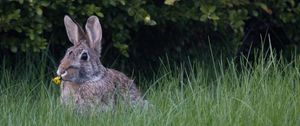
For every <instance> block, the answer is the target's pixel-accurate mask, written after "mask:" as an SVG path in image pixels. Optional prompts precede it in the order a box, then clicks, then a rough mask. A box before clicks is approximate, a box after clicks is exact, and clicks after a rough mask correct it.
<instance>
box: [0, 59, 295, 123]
mask: <svg viewBox="0 0 300 126" xmlns="http://www.w3.org/2000/svg"><path fill="white" fill-rule="evenodd" d="M43 59H47V58H45V57H44V58H43ZM26 61H28V62H27V63H26V62H25V63H24V64H22V65H19V66H15V67H14V68H10V67H7V66H5V64H4V63H3V64H2V66H1V70H0V78H1V80H0V82H1V84H0V124H1V125H3V126H10V125H14V126H15V125H29V126H32V125H43V126H44V125H54V126H58V125H72V126H76V125H128V126H131V125H138V126H142V125H150V126H157V125H163V126H164V125H183V126H185V125H187V126H192V125H216V126H234V125H237V126H240V125H261V126H266V125H267V126H269V125H279V126H285V125H300V109H299V107H300V95H299V91H300V86H299V82H300V77H299V75H300V73H299V72H300V71H299V69H298V66H299V62H298V61H297V60H295V61H293V62H292V63H284V62H283V61H282V60H274V58H270V59H268V60H267V61H264V60H260V62H259V63H257V64H256V65H255V67H248V68H244V67H241V68H240V69H237V67H236V64H234V63H233V62H232V61H228V62H225V61H214V62H211V61H207V60H206V61H204V60H202V61H198V62H197V61H195V62H186V63H183V65H171V64H172V63H170V62H171V61H169V62H166V63H162V65H161V67H160V70H159V71H158V72H156V73H155V76H154V77H153V78H152V77H151V78H149V77H146V76H143V77H138V78H139V79H138V80H136V81H137V83H138V84H140V85H143V84H144V85H151V86H148V88H147V89H145V90H144V92H145V95H146V97H147V99H148V101H149V102H150V103H151V104H152V105H153V106H154V107H152V108H149V109H148V110H140V109H138V110H126V109H124V108H123V107H122V105H119V106H120V107H118V108H117V109H116V110H115V111H111V112H103V113H91V114H88V115H79V114H76V113H74V112H73V111H72V110H68V109H65V108H63V107H61V106H60V104H59V100H58V98H59V88H58V87H57V86H56V85H54V84H51V83H50V78H51V77H52V75H51V73H47V72H46V71H47V69H51V67H50V68H48V67H47V66H46V65H45V63H44V64H43V62H44V61H45V60H41V61H40V62H38V63H35V64H39V65H37V66H36V65H30V64H31V62H30V60H28V59H27V60H26ZM53 71H54V70H53ZM141 76H142V75H141Z"/></svg>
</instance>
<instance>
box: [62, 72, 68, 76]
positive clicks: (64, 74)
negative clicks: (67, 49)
mask: <svg viewBox="0 0 300 126" xmlns="http://www.w3.org/2000/svg"><path fill="white" fill-rule="evenodd" d="M67 74H68V71H65V72H64V73H63V74H61V75H60V76H61V77H66V76H67Z"/></svg>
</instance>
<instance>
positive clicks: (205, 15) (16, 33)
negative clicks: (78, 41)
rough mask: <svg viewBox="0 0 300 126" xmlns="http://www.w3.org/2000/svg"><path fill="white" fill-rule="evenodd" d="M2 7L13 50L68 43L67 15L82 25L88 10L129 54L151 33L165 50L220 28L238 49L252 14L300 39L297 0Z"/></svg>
mask: <svg viewBox="0 0 300 126" xmlns="http://www.w3.org/2000/svg"><path fill="white" fill-rule="evenodd" d="M0 7H1V8H2V9H0V34H1V35H0V45H1V48H2V49H9V50H10V51H12V52H20V51H23V52H25V51H33V52H39V51H41V50H43V49H45V48H46V47H47V46H48V45H49V43H51V44H53V45H64V44H65V41H67V40H66V36H65V31H64V26H63V16H64V15H65V14H69V15H71V17H73V18H74V19H75V20H77V21H78V22H80V24H83V23H85V20H86V19H87V17H89V16H90V15H97V16H98V17H100V20H101V24H102V27H103V29H104V41H105V42H110V43H112V46H113V47H114V48H115V49H118V50H119V52H120V53H121V54H123V55H124V56H129V53H128V51H129V52H130V54H131V55H138V53H137V52H136V51H137V50H139V49H138V48H139V47H138V46H136V44H141V43H145V41H146V40H147V39H149V40H152V39H153V37H156V36H151V35H159V38H157V39H154V40H155V41H158V42H157V43H168V44H166V45H168V46H163V47H161V49H162V50H164V49H165V50H169V49H170V48H173V49H174V50H175V51H177V52H180V51H181V50H182V49H181V48H183V47H184V46H186V45H189V44H191V43H194V44H195V43H196V44H197V43H198V45H199V42H201V41H206V40H207V36H204V37H203V35H212V34H214V33H216V32H217V34H218V35H220V36H223V38H225V39H226V42H230V43H226V44H227V45H230V46H231V48H232V49H233V50H236V49H237V47H238V46H239V44H241V42H240V41H241V38H242V37H243V35H244V26H245V22H246V21H247V20H248V19H250V18H257V19H260V20H268V21H270V22H272V23H274V24H276V25H278V26H281V27H283V28H284V29H285V32H287V34H288V37H289V38H290V39H291V40H292V41H293V42H299V41H300V36H299V34H300V32H299V30H298V29H299V28H300V25H298V24H297V23H299V21H300V16H299V15H300V3H299V2H297V1H296V0H284V1H280V0H274V1H267V0H262V1H250V0H219V1H209V2H208V1H205V0H191V1H183V0H181V1H180V0H165V1H163V0H158V1H146V0H131V1H125V0H101V1H93V2H91V1H88V2H87V1H84V0H56V1H51V2H50V1H47V0H40V1H35V0H28V1H25V0H10V1H5V2H3V1H1V3H0ZM154 32H158V33H159V34H157V33H154ZM179 33H180V34H181V35H179V36H176V35H178V34H179ZM202 34H203V35H202ZM148 35H150V36H148ZM174 35H175V36H174ZM201 36H202V37H201ZM224 36H225V37H224ZM144 40H145V41H144ZM52 42H53V43H52ZM147 42H149V43H150V44H149V43H148V45H151V41H147ZM175 43H176V44H175ZM172 44H173V45H172ZM145 45H147V44H145ZM169 45H171V46H169ZM200 45H202V44H200ZM129 47H130V48H129ZM144 48H147V47H145V46H144ZM140 50H142V49H140Z"/></svg>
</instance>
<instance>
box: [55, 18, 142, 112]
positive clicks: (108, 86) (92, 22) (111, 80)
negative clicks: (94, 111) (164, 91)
mask: <svg viewBox="0 0 300 126" xmlns="http://www.w3.org/2000/svg"><path fill="white" fill-rule="evenodd" d="M64 25H65V28H66V32H67V36H68V38H69V40H70V42H71V43H72V44H73V46H72V47H70V48H68V49H67V51H66V54H65V56H64V58H63V59H62V60H61V62H60V64H59V67H58V70H57V72H56V73H57V75H58V76H61V78H62V83H61V86H60V91H61V96H60V101H61V103H62V104H64V105H71V104H72V105H74V106H75V108H76V109H79V110H84V109H90V108H99V109H100V110H101V111H106V110H109V109H111V108H113V107H114V106H115V105H116V102H117V99H121V100H123V101H124V103H126V104H129V105H130V106H133V105H139V104H140V105H142V104H144V100H143V98H142V97H141V93H140V91H139V90H138V88H137V86H136V84H135V83H134V81H133V80H131V79H129V78H128V77H127V76H126V75H125V74H124V73H122V72H119V71H117V70H114V69H109V68H106V67H104V66H103V65H102V63H101V61H100V57H101V54H100V53H101V39H102V29H101V25H100V22H99V19H98V18H97V17H96V16H90V17H89V18H88V19H87V22H86V25H85V31H84V30H83V29H82V28H81V27H80V25H78V24H77V23H76V22H74V21H73V20H72V19H71V18H70V17H69V16H68V15H66V16H65V17H64Z"/></svg>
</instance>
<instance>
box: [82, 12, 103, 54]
mask: <svg viewBox="0 0 300 126" xmlns="http://www.w3.org/2000/svg"><path fill="white" fill-rule="evenodd" d="M85 30H86V33H87V36H88V38H89V46H90V47H91V48H92V49H95V50H96V51H98V53H99V54H100V53H101V39H102V28H101V25H100V22H99V19H98V18H97V17H96V16H91V17H89V18H88V20H87V22H86V25H85Z"/></svg>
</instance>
